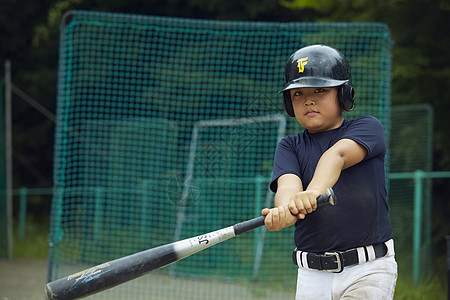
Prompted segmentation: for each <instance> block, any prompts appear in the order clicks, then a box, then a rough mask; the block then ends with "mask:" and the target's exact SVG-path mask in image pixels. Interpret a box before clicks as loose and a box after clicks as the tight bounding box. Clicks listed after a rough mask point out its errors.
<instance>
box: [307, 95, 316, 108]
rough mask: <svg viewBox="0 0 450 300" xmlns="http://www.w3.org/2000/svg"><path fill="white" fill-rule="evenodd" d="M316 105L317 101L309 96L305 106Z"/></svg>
mask: <svg viewBox="0 0 450 300" xmlns="http://www.w3.org/2000/svg"><path fill="white" fill-rule="evenodd" d="M309 105H315V101H314V99H313V98H312V97H307V98H306V101H305V106H309Z"/></svg>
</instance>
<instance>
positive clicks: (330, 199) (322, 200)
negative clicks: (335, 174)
mask: <svg viewBox="0 0 450 300" xmlns="http://www.w3.org/2000/svg"><path fill="white" fill-rule="evenodd" d="M336 202H337V198H336V195H335V194H334V191H333V189H332V188H327V192H326V193H325V194H322V195H320V196H319V197H318V198H317V208H319V207H322V206H324V205H325V204H327V203H330V204H331V205H336Z"/></svg>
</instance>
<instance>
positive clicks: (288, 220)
mask: <svg viewBox="0 0 450 300" xmlns="http://www.w3.org/2000/svg"><path fill="white" fill-rule="evenodd" d="M277 186H278V187H277V192H276V193H275V207H274V208H272V209H268V208H264V209H263V210H262V214H263V215H265V216H266V219H265V224H266V227H267V229H269V230H270V231H276V230H281V229H283V228H286V227H289V226H291V225H294V224H295V222H296V221H297V217H296V216H294V215H292V214H291V212H290V211H289V207H288V204H289V201H290V199H291V198H292V197H293V196H294V195H295V194H296V193H298V192H301V191H302V190H303V185H302V181H301V180H300V178H299V177H298V176H297V175H294V174H284V175H281V176H280V177H279V178H278V180H277Z"/></svg>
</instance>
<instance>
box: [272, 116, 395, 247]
mask: <svg viewBox="0 0 450 300" xmlns="http://www.w3.org/2000/svg"><path fill="white" fill-rule="evenodd" d="M341 139H351V140H354V141H355V142H357V143H359V144H360V145H362V146H364V147H365V148H366V149H367V156H366V158H365V159H364V160H363V161H361V162H360V163H358V164H356V165H354V166H352V167H350V168H347V169H345V170H343V171H342V172H341V175H340V177H339V179H338V181H337V182H336V184H335V186H334V187H333V190H334V192H335V194H336V196H337V204H336V205H335V206H324V207H323V208H321V209H318V210H316V211H314V212H312V213H311V214H307V215H306V218H305V219H303V220H298V221H297V223H296V224H295V237H294V240H295V245H296V247H297V248H298V249H299V250H302V251H308V252H315V253H323V252H325V251H330V250H338V251H343V250H347V249H350V248H355V247H360V246H366V245H370V244H375V243H380V242H385V241H387V240H389V239H390V238H392V229H391V223H390V220H389V216H388V207H387V203H386V188H385V174H384V157H385V154H386V142H385V139H384V131H383V127H382V125H381V123H380V122H379V121H378V120H377V119H376V118H374V117H372V116H364V117H361V118H359V119H356V120H344V122H343V123H342V125H341V126H340V127H339V128H337V129H333V130H330V131H325V132H319V133H310V132H308V131H307V130H305V131H304V132H302V133H300V134H298V135H294V136H287V137H285V138H284V139H282V140H281V141H280V143H279V144H278V146H277V150H276V152H275V159H274V169H273V175H272V181H271V183H270V189H271V190H272V191H273V192H276V190H277V179H278V178H279V177H280V176H281V175H283V174H288V173H290V174H295V175H297V176H298V177H299V178H300V179H301V181H302V183H303V187H304V188H306V187H307V186H308V184H309V183H310V181H311V179H312V177H313V175H314V171H315V169H316V166H317V163H318V161H319V159H320V157H321V156H322V154H323V153H324V152H325V151H326V150H327V149H328V148H330V147H331V146H333V145H334V144H335V143H336V142H337V141H339V140H341Z"/></svg>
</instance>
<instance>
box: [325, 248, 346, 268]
mask: <svg viewBox="0 0 450 300" xmlns="http://www.w3.org/2000/svg"><path fill="white" fill-rule="evenodd" d="M325 255H329V256H334V257H336V263H337V268H336V269H331V270H326V271H328V272H332V273H341V272H342V271H343V270H344V266H343V264H342V255H341V253H339V252H325Z"/></svg>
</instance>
